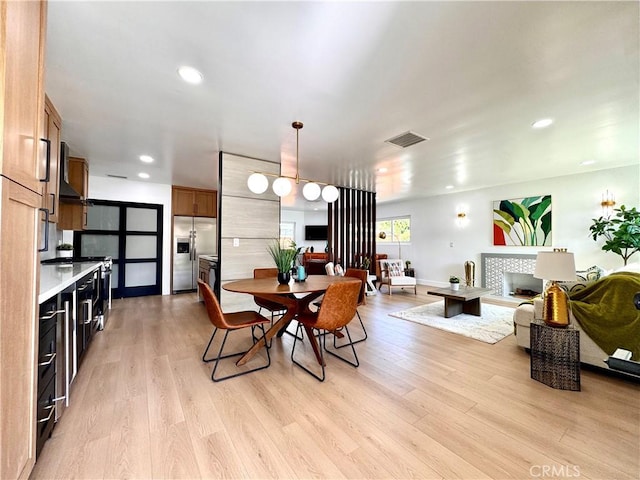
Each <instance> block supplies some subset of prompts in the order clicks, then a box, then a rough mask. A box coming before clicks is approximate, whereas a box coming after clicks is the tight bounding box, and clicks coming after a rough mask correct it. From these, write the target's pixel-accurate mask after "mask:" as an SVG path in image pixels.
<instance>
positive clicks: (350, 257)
mask: <svg viewBox="0 0 640 480" xmlns="http://www.w3.org/2000/svg"><path fill="white" fill-rule="evenodd" d="M338 189H339V190H340V196H339V197H338V199H337V200H336V201H335V202H333V203H332V204H330V205H329V209H328V225H329V232H328V233H329V240H328V243H329V258H330V259H331V260H332V261H333V262H334V263H335V264H340V265H342V266H343V267H344V268H348V267H355V268H361V267H362V262H363V259H364V258H369V259H370V265H369V271H370V272H373V269H374V268H375V265H374V262H373V258H374V256H375V254H376V194H375V192H367V191H364V190H355V189H351V188H344V187H339V188H338Z"/></svg>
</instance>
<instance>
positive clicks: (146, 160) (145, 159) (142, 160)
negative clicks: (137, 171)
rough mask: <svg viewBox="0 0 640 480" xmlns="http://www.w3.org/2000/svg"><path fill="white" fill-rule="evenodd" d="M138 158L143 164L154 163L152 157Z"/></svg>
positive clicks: (142, 156) (141, 156)
mask: <svg viewBox="0 0 640 480" xmlns="http://www.w3.org/2000/svg"><path fill="white" fill-rule="evenodd" d="M138 158H139V159H140V161H141V162H144V163H153V157H152V156H150V155H140V156H139V157H138Z"/></svg>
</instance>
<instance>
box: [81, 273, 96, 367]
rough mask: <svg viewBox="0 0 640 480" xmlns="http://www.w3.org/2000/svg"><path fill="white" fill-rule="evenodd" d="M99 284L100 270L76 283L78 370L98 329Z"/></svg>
mask: <svg viewBox="0 0 640 480" xmlns="http://www.w3.org/2000/svg"><path fill="white" fill-rule="evenodd" d="M99 282H100V270H95V271H93V272H92V273H90V274H88V275H86V276H85V277H83V278H81V279H80V280H78V281H77V282H76V301H77V303H76V365H77V366H78V368H79V366H80V363H81V361H82V360H83V359H84V354H85V353H86V351H87V348H88V347H89V342H90V341H91V338H92V337H93V334H94V332H95V331H96V330H97V329H98V312H97V303H98V300H99V294H100V283H99Z"/></svg>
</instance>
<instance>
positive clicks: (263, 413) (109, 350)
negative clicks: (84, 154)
mask: <svg viewBox="0 0 640 480" xmlns="http://www.w3.org/2000/svg"><path fill="white" fill-rule="evenodd" d="M425 292H426V287H419V289H418V295H417V296H414V295H413V294H412V293H397V294H396V293H395V292H394V295H393V296H392V297H389V296H388V295H377V296H373V297H369V298H368V303H367V305H366V306H364V307H361V308H360V311H361V314H362V316H363V318H364V321H365V324H366V326H367V329H368V332H369V339H368V340H367V341H366V342H363V343H360V344H358V346H357V349H358V355H359V357H360V362H361V364H360V367H359V368H357V369H355V368H353V367H350V366H349V365H347V364H344V363H343V362H340V361H339V360H337V359H335V358H333V357H329V358H328V359H327V364H328V366H327V380H326V381H325V382H324V383H320V382H318V381H317V380H315V379H313V378H312V377H311V376H309V375H308V374H307V373H305V372H304V371H302V370H301V369H299V368H298V367H296V366H294V365H293V364H292V363H291V360H290V358H289V355H290V351H291V345H292V340H293V339H292V337H290V336H286V335H285V336H284V337H283V338H282V339H275V340H274V343H273V347H272V350H271V352H272V365H271V367H270V368H269V369H266V370H262V371H259V372H256V373H252V374H249V375H246V376H243V377H239V378H235V379H231V380H228V381H225V382H222V383H216V384H214V383H213V382H211V380H210V378H209V375H210V372H211V365H210V364H203V363H202V362H201V359H200V357H201V355H202V350H203V348H204V346H205V345H206V342H207V340H208V338H209V335H210V333H211V326H210V323H209V321H208V319H207V317H206V314H205V310H204V306H203V305H202V304H200V303H198V302H197V300H196V297H195V295H191V294H187V295H178V296H164V297H159V296H158V297H144V298H136V299H127V300H119V301H116V302H115V303H114V308H113V310H112V314H111V317H110V319H109V323H108V325H107V328H106V329H105V330H104V331H103V332H100V333H99V334H98V335H97V337H96V338H95V340H94V341H93V343H92V344H91V347H90V349H89V352H88V354H87V358H86V360H85V362H84V363H83V365H82V367H81V370H80V372H79V375H78V377H77V378H76V381H75V382H74V384H73V388H72V392H71V402H72V404H71V407H70V408H69V409H68V410H67V411H66V412H65V414H64V415H63V417H62V418H61V420H60V422H59V423H58V425H57V426H56V428H55V429H54V432H53V436H52V438H51V439H50V440H49V441H48V442H47V444H46V445H45V448H44V450H43V452H42V454H41V456H40V458H39V459H38V462H37V464H36V467H35V470H34V471H33V474H32V478H33V479H39V478H64V479H71V478H77V479H88V478H152V477H153V478H357V479H360V478H367V479H368V478H466V479H480V478H496V479H503V478H518V479H520V478H532V477H533V478H566V477H573V478H575V477H579V478H588V479H626V478H629V479H631V478H633V479H637V478H639V472H640V466H639V455H640V431H639V430H640V405H639V403H640V402H639V398H640V395H638V394H639V393H640V386H639V385H638V384H634V383H629V382H627V381H624V380H621V379H617V378H612V377H609V376H606V375H603V374H600V373H596V372H592V371H585V370H583V371H582V391H581V392H569V391H561V390H554V389H552V388H549V387H547V386H545V385H543V384H541V383H539V382H536V381H534V380H531V379H530V377H529V356H528V355H527V353H526V352H524V351H523V350H521V349H519V348H518V347H517V346H516V343H515V338H514V337H513V336H510V337H507V338H506V339H504V340H503V341H501V342H499V343H497V344H495V345H488V344H485V343H482V342H479V341H475V340H471V339H467V338H465V337H462V336H459V335H455V334H451V333H447V332H443V331H440V330H436V329H433V328H429V327H425V326H422V325H417V324H415V323H411V322H406V321H402V320H399V319H396V318H393V317H389V316H388V315H387V314H388V313H390V312H393V311H398V310H402V309H404V308H407V307H411V306H414V305H419V304H424V303H428V302H430V301H434V300H437V298H436V297H431V296H427V295H426V293H425ZM452 321H455V320H454V319H452ZM237 335H240V334H237ZM260 359H261V357H258V358H257V359H256V361H257V360H260ZM249 365H251V363H250V364H249Z"/></svg>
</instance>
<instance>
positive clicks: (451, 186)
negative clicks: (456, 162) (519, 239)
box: [444, 185, 453, 190]
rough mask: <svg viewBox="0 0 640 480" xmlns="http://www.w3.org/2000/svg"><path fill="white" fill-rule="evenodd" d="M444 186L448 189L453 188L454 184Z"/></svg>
mask: <svg viewBox="0 0 640 480" xmlns="http://www.w3.org/2000/svg"><path fill="white" fill-rule="evenodd" d="M444 188H446V189H447V190H451V189H452V188H453V185H447V186H446V187H444Z"/></svg>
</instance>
